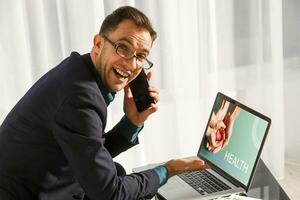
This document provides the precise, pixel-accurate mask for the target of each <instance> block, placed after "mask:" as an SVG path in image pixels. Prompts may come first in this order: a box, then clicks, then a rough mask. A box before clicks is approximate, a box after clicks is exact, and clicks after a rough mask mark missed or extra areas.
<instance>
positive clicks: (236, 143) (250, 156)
mask: <svg viewBox="0 0 300 200" xmlns="http://www.w3.org/2000/svg"><path fill="white" fill-rule="evenodd" d="M221 102H222V99H221V98H218V99H217V101H216V103H215V105H214V108H213V110H214V112H215V113H216V112H217V111H218V110H219V108H220V106H221ZM232 106H233V105H232V104H231V103H230V106H229V109H228V111H231V108H232ZM267 126H268V122H267V121H265V120H263V119H261V118H259V117H257V116H255V115H253V114H252V113H249V112H247V111H245V110H243V109H241V111H240V113H239V115H238V116H237V118H236V120H235V122H234V126H233V131H232V135H231V137H230V140H229V143H228V145H227V146H225V147H224V148H223V149H221V150H220V151H219V152H217V153H215V154H214V153H211V152H209V151H208V150H207V149H206V146H205V147H201V150H200V154H201V156H204V157H205V158H206V159H208V160H209V161H211V162H212V163H214V164H216V165H217V166H219V167H220V168H221V169H222V170H224V171H225V172H227V173H229V174H230V175H231V176H233V177H235V178H236V179H237V180H239V181H240V182H242V183H243V184H244V185H247V184H248V181H249V178H250V175H251V172H252V168H253V165H254V163H255V159H256V156H257V154H258V151H259V147H260V144H261V142H262V140H263V137H264V133H265V131H266V128H267ZM226 151H227V152H230V153H232V154H234V155H235V156H237V158H239V159H240V160H243V161H245V162H246V163H247V165H248V170H247V173H244V172H243V171H242V170H240V169H238V168H236V167H234V165H232V164H230V163H229V162H227V161H225V160H224V156H225V153H226Z"/></svg>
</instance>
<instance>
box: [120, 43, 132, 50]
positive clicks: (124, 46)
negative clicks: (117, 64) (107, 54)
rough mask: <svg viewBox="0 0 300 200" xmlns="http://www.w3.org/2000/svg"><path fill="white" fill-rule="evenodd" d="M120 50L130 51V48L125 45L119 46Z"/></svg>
mask: <svg viewBox="0 0 300 200" xmlns="http://www.w3.org/2000/svg"><path fill="white" fill-rule="evenodd" d="M118 48H120V49H121V50H122V51H129V48H128V47H127V46H126V45H124V44H118Z"/></svg>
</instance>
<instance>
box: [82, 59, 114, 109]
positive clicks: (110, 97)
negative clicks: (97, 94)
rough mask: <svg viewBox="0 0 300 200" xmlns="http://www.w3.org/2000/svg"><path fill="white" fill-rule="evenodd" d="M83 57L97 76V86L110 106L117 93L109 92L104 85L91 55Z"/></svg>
mask: <svg viewBox="0 0 300 200" xmlns="http://www.w3.org/2000/svg"><path fill="white" fill-rule="evenodd" d="M82 57H83V58H84V60H85V61H86V63H87V65H88V67H89V69H90V71H91V72H92V74H93V75H94V76H95V79H96V82H97V85H98V87H99V89H100V91H101V93H102V96H103V98H104V100H105V103H106V105H107V106H108V105H109V104H110V103H111V102H112V101H113V100H114V98H115V94H116V93H115V92H111V91H109V89H108V88H107V87H106V86H105V85H104V83H103V82H102V80H101V77H100V75H99V73H98V71H97V70H96V67H95V65H94V63H93V61H92V59H91V56H90V54H89V53H87V54H84V55H83V56H82Z"/></svg>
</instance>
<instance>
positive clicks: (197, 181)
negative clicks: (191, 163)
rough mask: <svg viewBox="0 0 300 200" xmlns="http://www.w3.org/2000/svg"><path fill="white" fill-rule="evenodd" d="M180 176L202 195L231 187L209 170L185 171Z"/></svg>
mask: <svg viewBox="0 0 300 200" xmlns="http://www.w3.org/2000/svg"><path fill="white" fill-rule="evenodd" d="M178 176H179V177H180V178H181V179H182V180H184V181H185V182H186V183H187V184H189V185H190V186H191V187H193V188H194V189H195V190H196V191H197V192H199V193H200V194H202V195H205V194H210V193H214V192H219V191H224V190H228V189H230V187H229V186H228V185H226V184H225V183H223V182H222V181H220V180H219V179H218V178H217V177H215V176H214V175H212V174H211V173H209V172H208V171H207V170H200V171H195V172H188V173H183V174H179V175H178Z"/></svg>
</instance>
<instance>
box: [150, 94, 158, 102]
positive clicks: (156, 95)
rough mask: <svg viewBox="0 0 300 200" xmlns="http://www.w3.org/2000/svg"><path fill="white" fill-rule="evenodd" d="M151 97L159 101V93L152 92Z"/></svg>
mask: <svg viewBox="0 0 300 200" xmlns="http://www.w3.org/2000/svg"><path fill="white" fill-rule="evenodd" d="M149 95H150V97H152V98H153V99H154V102H155V103H157V102H158V101H159V95H158V94H157V93H155V92H150V93H149Z"/></svg>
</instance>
